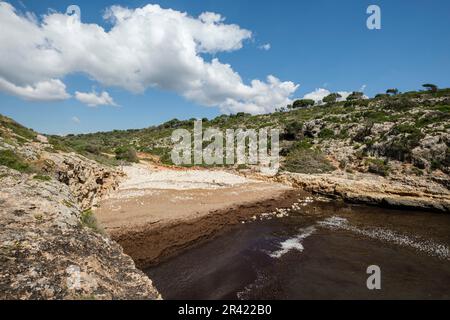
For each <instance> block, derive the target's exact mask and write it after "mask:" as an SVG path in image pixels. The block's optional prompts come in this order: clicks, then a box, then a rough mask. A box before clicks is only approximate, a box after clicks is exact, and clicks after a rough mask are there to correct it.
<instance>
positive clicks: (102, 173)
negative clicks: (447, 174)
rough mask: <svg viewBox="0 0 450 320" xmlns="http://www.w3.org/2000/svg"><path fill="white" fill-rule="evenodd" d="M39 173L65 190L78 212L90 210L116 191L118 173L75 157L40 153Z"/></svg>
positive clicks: (118, 179) (112, 169) (120, 174)
mask: <svg viewBox="0 0 450 320" xmlns="http://www.w3.org/2000/svg"><path fill="white" fill-rule="evenodd" d="M42 158H43V159H44V160H43V162H42V163H43V170H44V171H46V172H49V173H50V174H52V175H54V177H55V178H56V179H57V180H58V181H60V182H62V183H64V184H66V185H67V186H69V190H70V192H71V194H72V195H73V196H75V198H76V200H77V203H78V204H79V205H80V208H81V209H82V210H85V209H88V208H91V207H92V206H94V205H96V204H97V202H98V201H99V200H100V199H101V198H103V197H104V196H105V195H106V194H107V193H108V192H109V191H111V190H114V189H116V188H117V186H118V184H119V181H120V178H121V177H123V176H124V174H123V172H122V171H119V170H115V169H114V168H110V167H105V166H102V165H100V164H98V163H97V162H95V161H92V160H89V159H87V158H85V157H82V156H80V155H77V154H75V153H70V154H60V153H48V152H46V153H44V154H43V155H42Z"/></svg>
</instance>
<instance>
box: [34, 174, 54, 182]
mask: <svg viewBox="0 0 450 320" xmlns="http://www.w3.org/2000/svg"><path fill="white" fill-rule="evenodd" d="M33 179H34V180H40V181H51V180H52V178H51V177H49V176H45V175H40V174H37V175H35V176H34V177H33Z"/></svg>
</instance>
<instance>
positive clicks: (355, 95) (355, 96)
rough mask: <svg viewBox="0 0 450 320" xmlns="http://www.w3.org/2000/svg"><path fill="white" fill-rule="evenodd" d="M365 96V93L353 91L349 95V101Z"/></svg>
mask: <svg viewBox="0 0 450 320" xmlns="http://www.w3.org/2000/svg"><path fill="white" fill-rule="evenodd" d="M363 97H364V93H362V92H358V91H353V92H352V94H350V95H349V96H348V97H347V101H354V100H362V98H363Z"/></svg>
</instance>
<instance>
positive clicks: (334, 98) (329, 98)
mask: <svg viewBox="0 0 450 320" xmlns="http://www.w3.org/2000/svg"><path fill="white" fill-rule="evenodd" d="M339 98H342V96H341V95H340V94H339V93H331V94H329V95H328V96H326V97H325V98H323V102H325V103H335V102H336V101H337V100H338V99H339Z"/></svg>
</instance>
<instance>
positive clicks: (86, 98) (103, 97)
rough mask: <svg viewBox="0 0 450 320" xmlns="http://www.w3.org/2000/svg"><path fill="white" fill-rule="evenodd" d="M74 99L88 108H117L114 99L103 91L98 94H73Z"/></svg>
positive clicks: (93, 92)
mask: <svg viewBox="0 0 450 320" xmlns="http://www.w3.org/2000/svg"><path fill="white" fill-rule="evenodd" d="M75 98H76V99H77V100H78V101H80V102H82V103H84V104H86V105H88V106H89V107H97V106H117V104H116V103H115V102H114V99H113V98H111V96H110V95H109V93H108V92H106V91H103V92H102V93H100V94H97V92H95V91H92V92H79V91H77V92H75Z"/></svg>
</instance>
